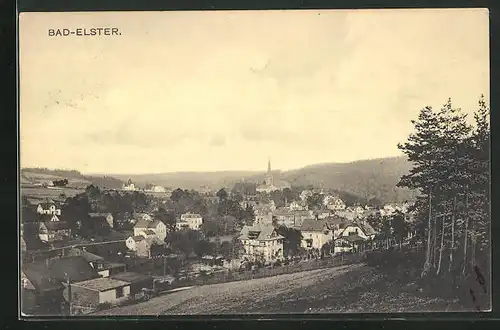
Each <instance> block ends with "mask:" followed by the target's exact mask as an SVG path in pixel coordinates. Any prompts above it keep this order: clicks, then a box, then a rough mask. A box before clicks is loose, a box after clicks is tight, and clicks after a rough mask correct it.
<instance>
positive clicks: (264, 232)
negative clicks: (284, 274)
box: [239, 225, 284, 262]
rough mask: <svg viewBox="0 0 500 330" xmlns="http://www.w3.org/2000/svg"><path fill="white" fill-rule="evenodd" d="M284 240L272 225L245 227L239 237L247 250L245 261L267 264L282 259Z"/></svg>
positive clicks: (244, 256)
mask: <svg viewBox="0 0 500 330" xmlns="http://www.w3.org/2000/svg"><path fill="white" fill-rule="evenodd" d="M283 238H284V237H283V236H281V235H279V234H278V233H277V232H276V228H274V227H273V226H272V225H253V226H244V227H243V229H242V230H241V234H240V237H239V239H240V240H241V243H242V244H243V248H244V250H245V253H244V255H243V259H247V260H249V261H256V260H259V259H261V260H263V261H265V262H271V261H273V260H280V259H282V258H283Z"/></svg>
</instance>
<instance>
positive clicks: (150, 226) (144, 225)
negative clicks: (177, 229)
mask: <svg viewBox="0 0 500 330" xmlns="http://www.w3.org/2000/svg"><path fill="white" fill-rule="evenodd" d="M148 230H151V231H153V232H154V233H155V236H156V238H157V239H158V240H159V241H160V242H163V241H165V237H166V236H167V226H165V224H164V223H163V222H162V221H160V220H144V219H141V220H138V221H137V222H136V224H135V226H134V236H143V235H144V234H146V237H147V236H150V235H148V234H147V233H146V232H147V231H148Z"/></svg>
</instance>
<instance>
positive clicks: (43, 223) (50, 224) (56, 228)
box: [38, 214, 71, 244]
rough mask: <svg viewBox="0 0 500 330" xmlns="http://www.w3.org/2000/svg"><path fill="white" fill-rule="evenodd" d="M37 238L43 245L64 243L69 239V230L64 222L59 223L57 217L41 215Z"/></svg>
mask: <svg viewBox="0 0 500 330" xmlns="http://www.w3.org/2000/svg"><path fill="white" fill-rule="evenodd" d="M38 236H39V237H40V240H41V241H42V242H45V243H49V244H50V243H54V242H58V241H64V240H67V239H69V238H70V237H71V228H70V227H69V225H68V223H67V222H66V221H60V219H59V218H58V217H57V215H51V214H42V215H40V221H39V223H38Z"/></svg>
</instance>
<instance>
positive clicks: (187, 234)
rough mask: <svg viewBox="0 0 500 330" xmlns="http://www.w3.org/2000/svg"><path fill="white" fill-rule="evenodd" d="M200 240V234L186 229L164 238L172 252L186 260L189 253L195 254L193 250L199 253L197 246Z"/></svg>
mask: <svg viewBox="0 0 500 330" xmlns="http://www.w3.org/2000/svg"><path fill="white" fill-rule="evenodd" d="M202 239H203V237H202V235H201V233H200V232H198V231H196V230H190V229H187V230H179V231H174V232H171V233H169V234H168V235H167V237H166V238H165V242H166V243H167V244H169V247H170V248H171V249H172V251H174V252H175V253H180V254H183V255H184V256H185V257H186V258H188V257H189V255H190V254H191V253H193V252H195V249H197V250H196V251H199V250H198V247H197V244H198V242H199V241H201V240H202Z"/></svg>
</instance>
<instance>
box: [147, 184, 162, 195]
mask: <svg viewBox="0 0 500 330" xmlns="http://www.w3.org/2000/svg"><path fill="white" fill-rule="evenodd" d="M146 191H149V192H154V193H166V192H167V189H165V188H164V187H162V186H157V185H152V186H151V187H149V189H147V190H146Z"/></svg>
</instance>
